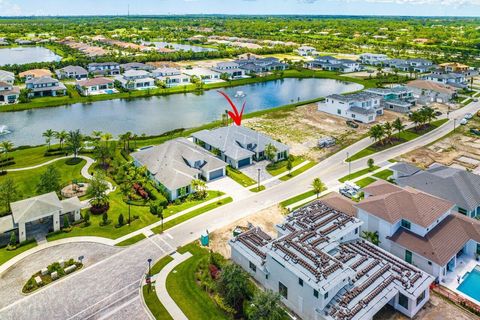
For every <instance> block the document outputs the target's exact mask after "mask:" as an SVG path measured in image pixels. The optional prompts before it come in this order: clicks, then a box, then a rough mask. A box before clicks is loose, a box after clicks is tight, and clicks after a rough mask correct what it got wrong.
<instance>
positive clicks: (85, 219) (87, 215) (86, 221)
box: [83, 211, 90, 227]
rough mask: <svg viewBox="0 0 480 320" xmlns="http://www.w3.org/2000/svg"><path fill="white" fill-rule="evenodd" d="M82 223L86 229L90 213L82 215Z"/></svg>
mask: <svg viewBox="0 0 480 320" xmlns="http://www.w3.org/2000/svg"><path fill="white" fill-rule="evenodd" d="M83 221H84V223H85V226H86V227H87V226H89V225H90V212H89V211H87V212H85V214H84V215H83Z"/></svg>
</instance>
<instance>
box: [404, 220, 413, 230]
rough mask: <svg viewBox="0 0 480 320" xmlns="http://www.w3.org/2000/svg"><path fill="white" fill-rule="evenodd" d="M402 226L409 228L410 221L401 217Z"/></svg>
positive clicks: (410, 225)
mask: <svg viewBox="0 0 480 320" xmlns="http://www.w3.org/2000/svg"><path fill="white" fill-rule="evenodd" d="M402 227H404V228H405V229H408V230H410V228H411V227H412V224H411V223H410V221H407V220H403V219H402Z"/></svg>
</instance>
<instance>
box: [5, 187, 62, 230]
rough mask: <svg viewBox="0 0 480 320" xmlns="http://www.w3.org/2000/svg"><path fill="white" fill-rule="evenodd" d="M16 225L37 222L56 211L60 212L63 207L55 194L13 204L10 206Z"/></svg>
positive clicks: (47, 194) (51, 193)
mask: <svg viewBox="0 0 480 320" xmlns="http://www.w3.org/2000/svg"><path fill="white" fill-rule="evenodd" d="M10 208H11V209H12V216H13V220H14V221H15V223H19V222H29V221H34V220H37V219H39V218H41V217H43V216H45V215H47V214H50V213H53V212H54V211H60V210H62V209H63V206H62V204H61V202H60V200H59V199H58V196H57V194H56V193H55V192H50V193H46V194H43V195H40V196H36V197H33V198H29V199H25V200H20V201H17V202H12V203H11V204H10Z"/></svg>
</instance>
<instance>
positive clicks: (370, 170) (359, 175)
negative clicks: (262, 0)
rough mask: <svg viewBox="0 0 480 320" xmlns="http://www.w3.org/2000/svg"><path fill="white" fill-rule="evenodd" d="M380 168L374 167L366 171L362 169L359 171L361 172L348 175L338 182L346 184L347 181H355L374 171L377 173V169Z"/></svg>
mask: <svg viewBox="0 0 480 320" xmlns="http://www.w3.org/2000/svg"><path fill="white" fill-rule="evenodd" d="M379 168H380V167H378V166H373V167H372V168H371V169H370V168H365V169H362V170H359V171H356V172H353V173H351V174H347V175H346V176H344V177H342V178H340V179H338V181H340V182H345V181H349V180H353V179H355V178H358V177H361V176H363V175H365V174H367V173H369V172H372V171H375V170H377V169H379Z"/></svg>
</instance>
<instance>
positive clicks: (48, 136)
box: [42, 129, 55, 150]
mask: <svg viewBox="0 0 480 320" xmlns="http://www.w3.org/2000/svg"><path fill="white" fill-rule="evenodd" d="M42 136H43V137H45V142H46V143H48V150H50V146H51V142H52V138H53V137H55V131H53V130H52V129H48V130H46V131H45V132H44V133H42Z"/></svg>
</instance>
